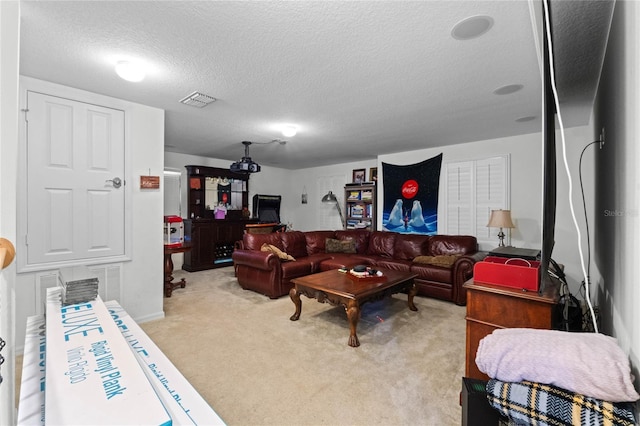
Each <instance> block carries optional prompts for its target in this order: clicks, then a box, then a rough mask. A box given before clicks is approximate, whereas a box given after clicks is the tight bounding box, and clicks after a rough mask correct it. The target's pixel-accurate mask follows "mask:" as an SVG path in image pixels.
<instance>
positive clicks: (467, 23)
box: [451, 16, 493, 40]
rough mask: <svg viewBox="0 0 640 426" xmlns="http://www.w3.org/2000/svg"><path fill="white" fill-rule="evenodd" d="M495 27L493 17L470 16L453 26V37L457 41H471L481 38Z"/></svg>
mask: <svg viewBox="0 0 640 426" xmlns="http://www.w3.org/2000/svg"><path fill="white" fill-rule="evenodd" d="M492 26H493V18H492V17H491V16H470V17H469V18H466V19H463V20H462V21H460V22H458V23H457V24H455V25H454V26H453V29H452V30H451V37H453V38H455V39H456V40H470V39H472V38H476V37H480V36H481V35H482V34H484V33H486V32H487V31H489V30H490V29H491V27H492Z"/></svg>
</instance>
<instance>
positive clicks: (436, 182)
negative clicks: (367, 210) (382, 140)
mask: <svg viewBox="0 0 640 426" xmlns="http://www.w3.org/2000/svg"><path fill="white" fill-rule="evenodd" d="M441 166H442V154H439V155H436V156H435V157H433V158H429V159H428V160H424V161H421V162H420V163H416V164H407V165H402V166H400V165H396V164H388V163H384V162H383V163H382V182H383V185H384V199H383V203H382V204H383V208H382V229H383V230H384V231H391V232H399V233H402V234H427V235H433V234H436V233H437V232H438V189H439V186H440V169H441Z"/></svg>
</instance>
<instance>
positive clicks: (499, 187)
mask: <svg viewBox="0 0 640 426" xmlns="http://www.w3.org/2000/svg"><path fill="white" fill-rule="evenodd" d="M509 160H510V158H509V156H508V155H504V156H499V157H491V158H484V159H479V160H471V161H461V162H451V163H447V164H445V176H446V179H445V194H446V195H445V200H444V201H445V206H446V207H445V208H446V211H445V221H444V222H445V223H444V227H443V228H444V229H443V232H442V233H444V234H450V235H455V234H458V235H474V236H475V237H476V238H477V239H478V243H487V244H492V243H494V241H493V236H492V235H491V230H490V229H489V228H487V223H488V222H489V216H490V214H491V210H496V209H508V208H509V163H510V161H509Z"/></svg>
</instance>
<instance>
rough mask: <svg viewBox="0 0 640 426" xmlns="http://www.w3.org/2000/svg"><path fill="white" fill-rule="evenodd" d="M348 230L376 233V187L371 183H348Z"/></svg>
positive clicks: (346, 186) (346, 225)
mask: <svg viewBox="0 0 640 426" xmlns="http://www.w3.org/2000/svg"><path fill="white" fill-rule="evenodd" d="M344 199H345V204H346V206H345V214H346V223H345V228H346V229H367V230H369V231H375V230H376V227H377V220H376V207H377V204H376V202H377V201H376V185H375V183H373V182H371V183H369V182H364V183H348V184H346V185H345V187H344Z"/></svg>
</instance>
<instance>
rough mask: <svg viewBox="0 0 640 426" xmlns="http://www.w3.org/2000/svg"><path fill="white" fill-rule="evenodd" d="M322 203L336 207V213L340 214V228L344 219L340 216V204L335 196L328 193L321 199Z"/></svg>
mask: <svg viewBox="0 0 640 426" xmlns="http://www.w3.org/2000/svg"><path fill="white" fill-rule="evenodd" d="M322 202H323V203H328V204H335V205H336V207H337V208H338V213H339V214H340V223H341V224H342V226H344V217H343V216H342V209H340V203H339V202H338V199H337V198H336V196H335V194H334V193H333V192H331V191H329V193H328V194H327V195H325V196H324V197H322Z"/></svg>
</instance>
